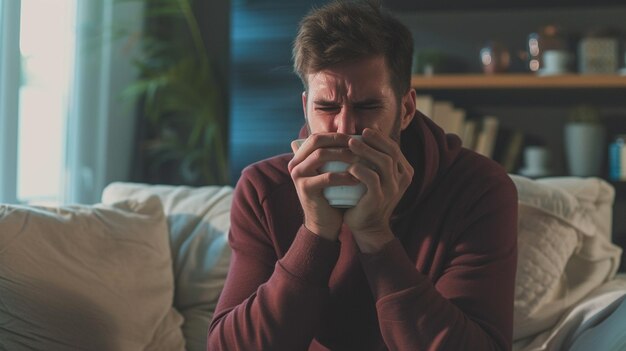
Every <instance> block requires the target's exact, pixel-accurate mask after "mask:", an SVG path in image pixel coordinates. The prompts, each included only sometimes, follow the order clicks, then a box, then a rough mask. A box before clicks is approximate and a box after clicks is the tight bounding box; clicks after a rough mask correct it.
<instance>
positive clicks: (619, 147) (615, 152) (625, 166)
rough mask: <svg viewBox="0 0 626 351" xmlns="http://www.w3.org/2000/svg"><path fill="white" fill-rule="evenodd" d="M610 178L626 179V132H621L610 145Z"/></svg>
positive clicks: (614, 179)
mask: <svg viewBox="0 0 626 351" xmlns="http://www.w3.org/2000/svg"><path fill="white" fill-rule="evenodd" d="M609 179H610V180H613V181H626V134H620V135H618V136H617V137H615V139H614V140H613V142H612V143H611V145H609Z"/></svg>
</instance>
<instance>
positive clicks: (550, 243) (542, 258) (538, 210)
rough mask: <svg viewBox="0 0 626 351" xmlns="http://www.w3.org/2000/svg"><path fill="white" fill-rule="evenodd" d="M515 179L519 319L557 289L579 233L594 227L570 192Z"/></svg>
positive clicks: (588, 231)
mask: <svg viewBox="0 0 626 351" xmlns="http://www.w3.org/2000/svg"><path fill="white" fill-rule="evenodd" d="M514 181H515V184H516V186H517V189H518V199H519V225H518V265H517V276H516V286H515V319H516V321H518V322H520V321H522V320H524V319H527V318H528V317H529V316H530V315H531V314H533V313H534V312H535V311H536V310H537V309H538V308H539V307H540V306H541V305H542V304H544V303H545V302H546V301H548V299H549V298H550V297H551V296H552V295H554V294H555V293H556V291H557V288H558V287H559V281H560V279H561V277H562V275H563V271H564V270H565V266H566V264H567V261H568V260H569V258H570V257H571V255H572V254H573V253H574V250H575V249H576V247H577V246H578V245H579V243H580V242H581V240H580V237H579V236H580V235H581V234H582V233H587V234H588V235H589V234H590V233H593V229H594V228H593V223H591V222H590V221H589V219H588V217H587V216H585V215H584V213H581V211H579V210H578V207H579V206H578V202H577V200H576V198H574V197H573V196H572V195H571V194H569V193H567V192H565V191H563V190H561V189H558V188H555V187H551V186H548V185H543V184H539V183H537V182H534V181H532V180H530V179H526V178H522V177H515V178H514Z"/></svg>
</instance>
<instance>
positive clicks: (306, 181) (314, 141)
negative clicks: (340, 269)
mask: <svg viewBox="0 0 626 351" xmlns="http://www.w3.org/2000/svg"><path fill="white" fill-rule="evenodd" d="M349 140H350V137H349V136H348V135H345V134H338V133H323V134H313V135H311V136H309V138H308V139H307V140H306V142H305V143H304V144H302V146H301V147H300V148H299V149H298V147H297V144H296V143H295V142H292V143H291V148H292V150H293V152H294V157H293V159H292V160H291V161H290V162H289V165H288V169H289V173H290V174H291V178H292V179H293V183H294V184H295V186H296V191H297V193H298V198H299V199H300V204H301V205H302V209H303V210H304V226H305V227H306V228H307V229H308V230H310V231H312V232H313V233H315V234H317V235H319V236H321V237H323V238H326V239H329V240H333V241H334V240H337V237H338V236H339V231H340V229H341V225H342V224H343V221H344V219H343V212H344V211H343V210H340V209H337V208H333V207H331V206H330V205H329V204H328V200H326V198H325V197H324V188H326V187H328V186H336V185H356V184H358V180H356V179H355V178H354V177H353V176H352V175H350V174H349V173H348V172H339V173H322V174H320V172H319V169H320V168H322V166H324V164H325V163H326V162H328V161H343V162H347V163H354V162H355V161H356V160H357V157H356V156H355V155H354V154H353V153H352V151H350V150H349V149H348V141H349Z"/></svg>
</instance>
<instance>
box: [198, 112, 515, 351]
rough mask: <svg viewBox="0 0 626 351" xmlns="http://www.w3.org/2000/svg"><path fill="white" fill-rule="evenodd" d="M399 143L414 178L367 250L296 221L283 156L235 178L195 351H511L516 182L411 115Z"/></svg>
mask: <svg viewBox="0 0 626 351" xmlns="http://www.w3.org/2000/svg"><path fill="white" fill-rule="evenodd" d="M401 138H402V142H401V143H402V145H401V147H402V151H403V153H404V155H405V156H406V157H407V159H408V160H409V162H410V163H411V165H412V166H413V168H414V169H415V176H414V178H413V182H412V183H411V185H410V187H409V188H408V189H407V192H406V193H405V194H404V196H403V198H402V200H401V201H400V203H399V204H398V206H397V208H396V209H395V211H394V215H393V217H392V219H391V228H392V230H393V232H394V233H395V236H396V239H395V240H393V241H391V242H390V243H388V244H387V245H386V246H385V247H384V248H383V249H382V250H381V251H379V252H376V253H373V254H363V253H360V252H359V250H358V247H357V246H356V244H355V242H354V239H353V237H352V234H351V233H350V230H349V229H347V228H346V227H345V226H344V227H343V228H342V231H341V233H340V235H339V239H338V241H336V242H332V241H328V240H325V239H322V238H320V237H318V236H317V235H315V234H313V233H311V232H310V231H308V230H307V229H306V228H305V227H304V226H303V224H302V223H303V211H302V208H301V207H300V204H299V201H298V197H297V194H296V191H295V188H294V184H293V182H292V180H291V177H290V175H289V173H288V171H287V163H288V162H289V160H290V159H291V158H292V157H293V154H285V155H280V156H276V157H274V158H270V159H268V160H265V161H261V162H259V163H256V164H254V165H251V166H249V167H247V168H246V169H245V170H244V171H243V173H242V176H241V179H240V180H239V182H238V184H237V187H236V189H235V196H234V200H233V205H232V210H231V229H230V236H229V242H230V246H231V248H232V258H231V265H230V269H229V273H228V278H227V280H226V284H225V286H224V290H223V291H222V294H221V296H220V300H219V303H218V305H217V308H216V311H215V315H214V318H213V321H212V322H211V325H210V328H209V335H208V350H231V351H233V350H245V351H257V350H259V351H260V350H264V351H265V350H279V351H282V350H284V351H296V350H311V351H312V350H411V351H415V350H449V351H458V350H472V351H486V350H509V349H510V348H511V339H512V325H513V294H514V282H515V269H516V262H517V193H516V189H515V186H514V185H513V183H512V181H511V180H510V178H509V177H508V176H507V174H506V172H505V171H504V170H503V169H502V168H501V167H500V166H499V165H497V164H496V163H494V162H493V161H491V160H489V159H487V158H485V157H483V156H480V155H478V154H476V153H475V152H472V151H470V150H468V149H464V148H462V147H461V143H460V140H459V138H458V137H457V136H456V135H451V134H449V135H445V134H444V132H443V131H442V130H441V129H440V128H439V127H438V126H437V125H435V124H434V123H433V122H432V121H431V120H430V119H428V118H427V117H424V116H423V115H421V114H420V113H418V114H416V116H415V118H414V120H413V121H412V122H411V124H410V125H409V127H408V128H407V129H406V130H405V131H403V132H402V137H401Z"/></svg>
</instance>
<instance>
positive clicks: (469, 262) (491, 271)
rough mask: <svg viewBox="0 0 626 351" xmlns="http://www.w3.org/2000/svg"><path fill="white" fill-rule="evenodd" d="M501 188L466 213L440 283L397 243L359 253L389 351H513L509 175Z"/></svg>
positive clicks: (513, 210)
mask: <svg viewBox="0 0 626 351" xmlns="http://www.w3.org/2000/svg"><path fill="white" fill-rule="evenodd" d="M505 178H506V179H505ZM492 184H493V183H492ZM495 184H497V185H495V186H492V187H490V189H489V190H488V191H487V192H486V193H485V194H484V195H483V196H481V197H480V198H479V199H478V200H477V201H476V202H475V203H474V204H472V205H471V206H467V208H470V209H471V210H469V211H468V213H464V214H462V216H464V220H459V222H460V223H463V224H462V225H459V226H458V228H459V233H458V234H457V235H456V236H455V237H456V240H455V241H454V242H453V243H451V244H450V246H449V247H448V248H447V252H448V257H447V258H446V261H447V264H446V265H445V268H444V271H443V273H442V274H441V276H440V278H439V279H438V280H437V281H436V282H435V283H434V284H433V283H432V282H431V280H430V279H429V278H428V277H427V276H425V275H423V274H421V273H420V272H418V271H417V270H416V268H415V265H414V264H413V263H412V262H411V260H410V259H409V257H408V256H407V253H406V251H405V250H404V248H403V246H402V244H401V243H400V242H399V241H398V240H397V239H395V240H394V241H392V242H390V243H389V244H388V245H386V246H385V247H384V248H383V249H382V250H381V251H379V252H377V253H373V254H361V257H360V258H361V262H362V265H363V267H364V270H365V272H366V275H367V277H368V281H369V284H370V287H371V289H372V292H373V294H374V296H375V299H376V309H377V311H378V317H379V326H380V330H381V333H382V335H383V339H384V341H385V343H386V345H387V347H388V348H389V349H390V350H407V351H408V350H432V351H434V350H483V351H487V350H510V349H511V344H512V329H513V298H514V287H515V271H516V263H517V192H516V190H515V186H514V185H513V183H512V182H511V181H510V179H509V178H508V177H507V176H506V175H503V176H502V178H501V179H500V180H499V181H497V180H496V181H495Z"/></svg>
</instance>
